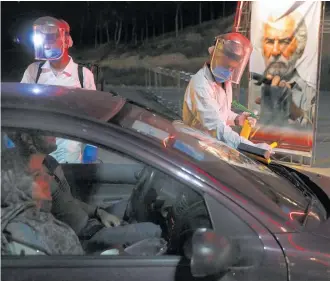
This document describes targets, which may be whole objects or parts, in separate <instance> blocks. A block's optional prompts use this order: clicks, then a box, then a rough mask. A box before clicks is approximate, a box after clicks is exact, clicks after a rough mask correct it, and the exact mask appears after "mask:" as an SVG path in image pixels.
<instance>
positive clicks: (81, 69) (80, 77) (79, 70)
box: [35, 61, 84, 88]
mask: <svg viewBox="0 0 330 281" xmlns="http://www.w3.org/2000/svg"><path fill="white" fill-rule="evenodd" d="M45 63H46V62H45V61H43V62H40V64H39V66H38V72H37V76H36V80H35V83H36V84H38V81H39V78H40V75H41V72H42V66H43V65H44V64H45ZM78 77H79V82H80V86H81V88H84V74H83V66H82V65H80V64H78Z"/></svg>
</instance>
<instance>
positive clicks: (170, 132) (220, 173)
mask: <svg viewBox="0 0 330 281" xmlns="http://www.w3.org/2000/svg"><path fill="white" fill-rule="evenodd" d="M115 119H116V120H111V122H114V123H117V124H119V125H121V126H122V127H125V128H127V129H131V130H134V131H137V132H139V133H141V134H143V135H146V136H148V137H150V138H152V139H154V140H157V141H158V142H159V143H160V144H161V145H162V146H164V147H165V148H167V149H169V150H175V151H176V152H179V153H180V154H183V155H184V156H185V157H188V158H189V160H190V161H193V162H195V163H196V164H197V165H198V166H199V167H201V168H202V169H203V170H204V171H205V172H207V173H208V174H210V175H212V176H213V177H214V178H216V179H218V180H219V181H220V182H221V183H224V184H226V185H227V186H230V187H233V188H234V189H235V191H236V192H238V193H240V194H242V195H243V197H245V198H249V199H251V200H253V201H254V202H255V203H256V204H258V205H263V206H262V207H263V208H265V207H266V208H268V207H269V208H272V209H274V206H270V205H272V204H275V205H276V206H277V207H280V210H281V212H280V214H278V215H280V216H286V217H287V216H290V218H291V214H292V213H298V214H303V213H304V212H305V210H306V208H307V206H308V204H309V202H310V197H308V196H306V194H304V192H302V191H301V190H300V189H298V188H296V187H295V186H294V185H293V184H292V183H291V182H289V181H288V180H287V179H286V178H284V177H282V176H280V175H279V174H278V173H274V172H273V171H272V170H271V169H269V168H268V167H267V166H266V165H264V164H262V163H259V162H256V161H254V160H252V159H251V158H249V157H247V156H245V155H244V154H242V153H240V152H239V151H237V150H235V149H233V148H231V147H229V146H228V145H226V144H225V143H223V142H221V141H218V140H217V139H215V138H212V137H210V136H209V135H207V134H205V133H203V132H201V131H198V130H195V129H193V128H190V127H188V126H186V125H184V124H183V123H182V121H170V120H168V119H165V118H163V117H160V116H159V115H158V114H155V113H153V112H150V111H147V110H145V109H143V108H141V107H138V106H135V105H132V104H129V103H127V104H126V105H125V106H124V107H123V109H122V111H121V112H120V113H119V114H118V116H117V117H116V118H115ZM230 175H233V176H230ZM256 188H257V189H258V190H259V191H261V192H257V193H254V192H253V190H255V189H256ZM256 196H257V197H256ZM258 196H259V197H258ZM263 196H266V197H267V198H268V199H269V200H270V201H268V202H267V200H265V198H264V197H263ZM269 204H270V205H269ZM319 205H320V206H319V209H317V210H315V212H314V216H315V218H316V219H317V221H323V220H325V219H326V217H327V213H326V211H325V209H324V208H323V206H322V205H321V204H319ZM292 219H298V217H292Z"/></svg>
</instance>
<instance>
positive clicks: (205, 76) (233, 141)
mask: <svg viewBox="0 0 330 281" xmlns="http://www.w3.org/2000/svg"><path fill="white" fill-rule="evenodd" d="M224 84H225V89H223V88H222V87H221V86H220V85H219V84H217V83H216V82H215V81H214V78H213V76H212V74H211V71H210V69H209V68H208V67H207V65H205V66H204V67H203V68H202V69H200V70H199V71H198V72H197V73H196V74H195V75H193V76H192V78H191V80H190V83H189V85H188V87H187V89H186V93H185V96H184V103H185V104H186V105H187V107H188V109H189V111H190V112H189V113H190V114H191V115H193V117H194V119H196V118H197V119H198V123H199V124H200V125H201V126H202V128H198V129H202V130H203V131H208V132H210V131H215V135H213V134H212V135H213V136H214V137H216V138H217V139H218V140H221V141H223V142H225V143H227V144H228V145H230V146H231V147H234V148H237V147H238V145H239V144H240V143H241V142H243V143H247V144H250V145H253V144H252V142H250V141H248V140H246V139H244V138H242V137H240V136H239V135H238V134H237V133H236V132H235V131H233V130H232V128H231V127H230V126H233V125H234V123H235V121H234V120H235V118H236V116H237V114H236V113H235V112H233V111H232V110H231V103H232V100H233V97H232V85H231V82H229V81H227V82H225V83H224ZM189 113H188V115H189ZM184 115H185V114H184ZM186 118H187V120H185V119H186ZM190 119H191V118H190V117H185V116H183V121H184V122H185V123H186V125H188V126H193V125H192V124H188V123H189V121H188V120H190ZM187 122H188V123H187Z"/></svg>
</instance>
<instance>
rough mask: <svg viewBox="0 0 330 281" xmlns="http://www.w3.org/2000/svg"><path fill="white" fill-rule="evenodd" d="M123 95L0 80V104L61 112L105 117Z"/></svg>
mask: <svg viewBox="0 0 330 281" xmlns="http://www.w3.org/2000/svg"><path fill="white" fill-rule="evenodd" d="M125 101H126V100H125V99H124V98H122V97H120V96H113V95H112V94H110V93H107V92H101V91H94V90H86V89H81V88H68V87H63V86H51V85H42V84H24V83H1V107H2V108H23V109H33V110H42V111H49V112H61V113H64V114H67V115H72V116H81V117H82V118H84V117H85V118H86V117H89V118H95V119H98V120H101V121H108V120H109V119H111V117H112V116H113V115H115V114H116V113H117V112H118V111H119V110H120V109H121V108H122V107H123V105H124V104H125Z"/></svg>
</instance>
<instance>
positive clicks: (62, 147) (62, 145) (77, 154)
mask: <svg viewBox="0 0 330 281" xmlns="http://www.w3.org/2000/svg"><path fill="white" fill-rule="evenodd" d="M39 64H40V62H34V63H32V64H30V65H29V66H28V68H27V69H26V70H25V72H24V75H23V78H22V81H21V83H28V84H35V82H36V77H37V73H38V68H39ZM41 68H42V71H41V73H40V77H39V80H38V84H45V85H55V86H67V87H74V88H81V84H80V81H79V76H78V64H76V63H75V62H74V61H73V59H72V58H71V57H70V61H69V63H68V65H67V66H66V67H65V68H64V69H63V70H62V71H59V72H58V71H56V70H54V69H53V68H52V67H51V65H50V63H49V61H46V62H45V63H44V65H43V66H42V67H41ZM83 81H84V82H83V85H84V89H87V90H96V87H95V82H94V75H93V73H92V72H91V71H90V70H89V69H87V68H86V67H83ZM56 144H57V150H56V151H54V152H53V153H51V154H50V155H51V156H53V157H54V158H55V159H56V160H57V161H58V162H59V163H66V162H68V163H81V158H82V156H81V147H82V144H81V143H80V142H77V141H71V140H66V139H62V138H56Z"/></svg>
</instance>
